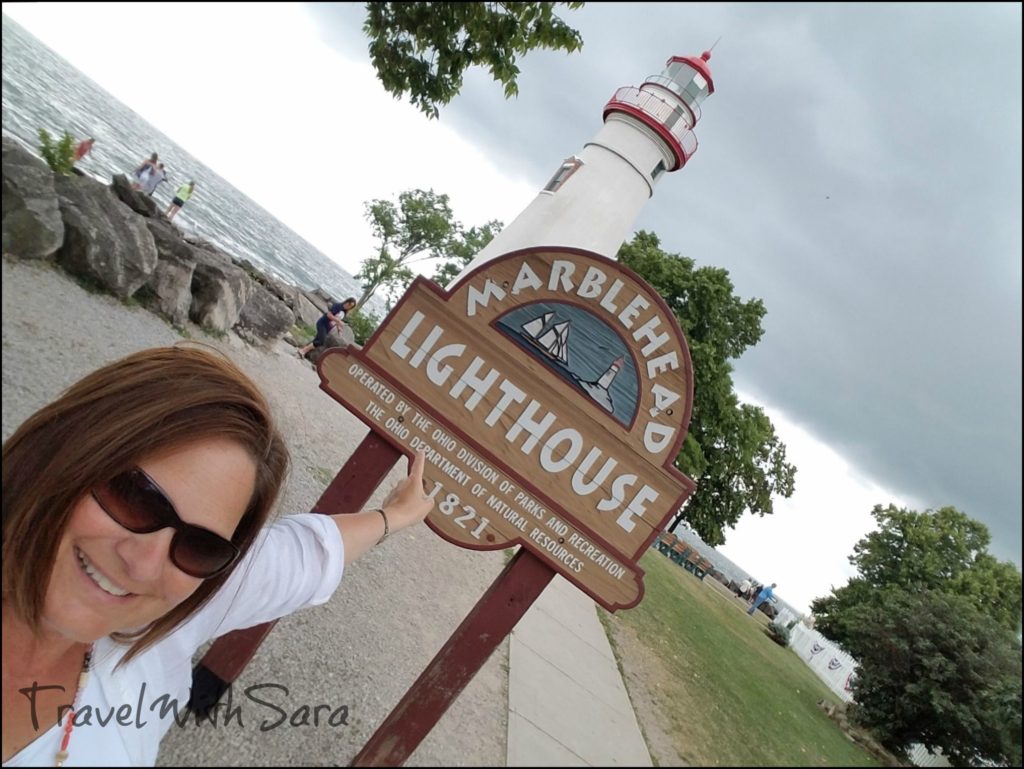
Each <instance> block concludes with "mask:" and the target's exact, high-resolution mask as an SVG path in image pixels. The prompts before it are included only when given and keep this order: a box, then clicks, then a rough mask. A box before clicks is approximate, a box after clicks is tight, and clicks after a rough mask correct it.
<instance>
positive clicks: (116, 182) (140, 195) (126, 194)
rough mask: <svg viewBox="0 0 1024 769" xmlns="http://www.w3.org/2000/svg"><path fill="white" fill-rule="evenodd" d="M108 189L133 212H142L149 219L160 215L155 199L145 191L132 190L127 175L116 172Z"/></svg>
mask: <svg viewBox="0 0 1024 769" xmlns="http://www.w3.org/2000/svg"><path fill="white" fill-rule="evenodd" d="M110 189H112V190H113V191H114V194H115V195H117V197H118V198H119V199H120V200H121V202H122V203H124V204H125V205H126V206H128V207H129V208H130V209H132V211H134V212H135V213H137V214H142V215H143V216H145V217H147V218H150V219H155V218H156V217H157V216H159V215H160V209H159V208H158V207H157V204H156V201H155V200H153V198H151V197H150V196H149V195H147V194H146V193H145V192H140V191H139V190H133V189H132V184H131V182H130V181H128V177H127V176H125V175H124V174H118V175H117V176H115V177H114V178H113V180H112V181H111V184H110Z"/></svg>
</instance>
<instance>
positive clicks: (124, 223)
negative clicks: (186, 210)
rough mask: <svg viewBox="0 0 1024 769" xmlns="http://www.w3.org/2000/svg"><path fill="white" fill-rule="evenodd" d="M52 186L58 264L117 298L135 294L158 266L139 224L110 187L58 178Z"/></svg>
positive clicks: (85, 179) (75, 178) (152, 246)
mask: <svg viewBox="0 0 1024 769" xmlns="http://www.w3.org/2000/svg"><path fill="white" fill-rule="evenodd" d="M54 185H55V186H56V189H57V197H58V199H59V200H60V211H61V216H62V217H63V218H64V246H63V247H62V248H61V249H60V251H58V252H57V260H58V261H59V262H60V263H61V264H62V265H63V266H64V267H65V269H67V270H68V271H69V272H73V273H75V274H78V275H81V276H83V277H86V278H88V279H90V280H93V281H96V282H98V283H99V284H100V285H102V286H103V287H105V288H106V289H108V290H109V291H111V292H112V293H114V294H116V295H117V296H120V297H122V298H127V297H129V296H131V295H132V294H134V293H135V292H136V291H138V290H139V288H140V287H142V285H143V284H145V283H146V281H147V280H149V276H150V275H151V274H152V273H153V270H154V269H155V268H156V263H157V253H156V245H155V244H154V242H153V236H152V235H151V234H150V232H149V229H148V228H147V227H146V225H145V223H144V220H142V219H140V218H139V217H138V216H136V215H135V213H134V212H133V211H132V210H131V209H130V208H128V206H126V205H125V204H124V203H122V202H121V201H120V200H118V199H117V196H115V195H114V193H113V192H111V190H110V188H109V187H107V186H105V185H103V184H100V183H99V182H97V181H94V180H92V179H90V178H88V177H81V176H59V175H58V176H55V177H54Z"/></svg>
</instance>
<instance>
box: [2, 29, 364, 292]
mask: <svg viewBox="0 0 1024 769" xmlns="http://www.w3.org/2000/svg"><path fill="white" fill-rule="evenodd" d="M2 69H3V132H4V135H6V136H11V137H14V138H16V139H18V140H19V141H20V142H21V143H22V144H23V145H25V146H26V147H27V148H28V149H30V150H31V151H32V152H34V153H36V154H37V155H38V146H39V137H38V129H40V128H45V129H46V130H47V131H48V132H49V133H50V135H51V136H54V137H58V138H59V137H60V136H61V135H62V134H63V132H64V131H65V130H67V131H68V132H69V133H70V134H71V135H72V136H74V137H76V138H77V139H84V138H86V137H89V136H94V137H96V145H95V147H93V150H92V152H91V153H90V154H89V155H88V156H86V158H85V159H84V160H82V161H80V163H79V164H78V165H79V167H80V168H81V170H82V171H84V172H86V173H87V174H89V175H90V176H93V177H95V178H97V179H99V180H100V181H102V182H104V183H109V182H110V179H111V177H112V176H114V175H115V174H122V173H123V174H130V173H131V171H132V169H134V168H136V167H137V166H138V165H139V163H140V162H142V159H143V158H145V157H149V155H150V154H151V153H153V152H157V153H159V155H160V159H161V160H162V161H163V162H164V163H165V165H166V167H167V170H168V172H169V173H168V177H169V178H168V181H167V182H165V183H163V184H161V185H159V187H158V188H157V190H156V192H155V193H154V195H153V198H154V199H155V200H156V202H157V204H158V205H159V206H160V207H162V208H163V207H166V206H167V205H168V204H169V203H170V201H171V197H173V195H174V191H175V190H176V189H177V188H178V187H179V186H180V185H182V184H184V183H186V182H188V181H190V180H195V182H196V193H195V196H194V197H193V198H192V199H191V200H189V201H188V204H187V205H186V206H185V207H184V208H183V209H182V210H181V211H180V212H179V213H178V215H177V216H176V217H175V219H174V223H175V224H176V225H178V226H180V227H181V229H183V230H185V231H186V232H188V233H190V234H192V235H197V236H200V237H202V238H204V239H206V240H209V241H212V242H213V243H216V244H217V245H219V246H220V247H221V248H223V249H224V250H225V251H227V252H228V253H229V254H232V255H234V256H237V257H241V258H244V259H248V260H249V261H250V262H252V263H253V264H255V265H257V266H258V267H260V268H261V269H263V270H264V271H265V272H267V273H269V274H272V275H275V276H276V277H278V278H280V279H282V280H284V281H285V282H287V283H291V284H292V285H295V286H298V287H300V288H305V289H309V288H316V287H318V286H319V287H322V288H323V289H324V290H325V291H326V292H327V293H328V294H330V295H332V296H334V297H336V298H342V297H345V296H353V295H354V296H359V295H360V294H361V291H360V288H359V283H358V281H356V280H355V279H354V278H353V277H352V276H351V275H350V274H349V273H347V272H346V271H345V270H343V269H342V268H341V267H340V266H339V265H337V264H336V263H335V262H333V261H331V260H330V259H329V258H328V257H327V256H325V255H324V254H323V253H321V252H320V251H318V250H317V249H316V248H314V247H313V246H312V245H310V244H309V243H308V242H306V241H305V240H303V239H302V238H301V237H300V236H299V235H297V234H296V233H294V232H292V231H291V230H290V229H288V228H287V227H286V226H285V225H283V224H282V223H281V222H279V221H278V220H277V219H275V218H274V217H273V216H272V215H271V214H270V213H268V212H267V211H266V210H264V209H263V208H261V207H260V206H259V205H257V204H256V203H255V202H254V201H252V200H250V199H249V198H248V197H246V195H245V194H244V193H242V192H240V191H239V190H237V189H235V188H234V187H232V186H231V185H230V184H229V183H228V182H226V181H225V180H224V179H222V178H221V177H219V176H218V175H217V174H216V173H214V172H213V171H212V170H210V169H209V168H207V167H206V166H204V165H203V164H202V163H200V162H199V161H198V160H196V159H195V158H194V157H192V156H191V155H189V153H188V152H186V151H185V150H184V149H182V148H181V147H180V146H178V145H177V144H175V143H174V142H173V141H172V140H171V139H169V138H168V137H167V136H165V135H164V134H162V133H161V132H160V131H159V130H157V129H156V128H154V127H153V126H152V125H150V124H149V123H147V122H146V121H145V120H143V119H142V118H141V117H139V115H137V114H136V113H135V112H133V111H132V110H131V109H130V108H128V107H127V106H125V105H124V104H122V103H121V102H119V101H118V100H117V99H115V98H114V97H113V96H111V95H110V94H109V93H107V92H106V91H104V90H103V89H102V88H100V87H99V86H98V85H97V84H96V83H94V82H93V81H92V80H90V79H89V78H88V77H86V76H85V75H84V74H83V73H81V72H79V71H78V70H77V69H75V68H74V67H72V66H71V65H70V64H69V63H68V62H66V61H65V60H64V59H62V58H60V56H58V55H57V54H56V53H54V52H53V51H51V50H50V49H49V48H47V47H46V46H45V45H43V44H42V43H41V42H40V41H39V40H37V39H36V38H34V37H33V36H32V35H31V34H30V33H29V32H28V31H27V30H25V29H24V28H23V27H20V26H18V24H17V23H15V22H14V21H12V20H11V19H9V18H8V17H7V16H4V17H3V65H2Z"/></svg>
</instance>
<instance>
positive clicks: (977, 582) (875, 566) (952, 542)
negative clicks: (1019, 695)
mask: <svg viewBox="0 0 1024 769" xmlns="http://www.w3.org/2000/svg"><path fill="white" fill-rule="evenodd" d="M871 515H872V516H873V517H874V519H875V521H876V522H877V524H878V529H877V530H876V531H872V532H871V533H869V534H868V535H867V536H866V537H864V538H863V539H861V540H860V541H859V542H858V543H857V544H856V545H855V546H854V549H853V555H852V556H850V563H851V564H853V565H854V566H856V567H857V570H858V572H859V573H858V575H857V577H855V578H854V579H852V580H850V581H849V583H847V584H846V585H844V586H843V587H840V588H838V589H836V590H833V591H832V593H831V594H830V595H828V596H824V597H822V598H817V599H815V600H814V601H813V602H812V603H811V611H812V612H813V613H814V614H815V615H816V617H817V624H816V627H817V629H818V630H819V631H821V633H823V634H824V635H826V636H828V637H829V638H831V639H833V640H834V641H836V642H837V643H838V644H840V645H841V646H843V647H844V648H846V649H847V651H849V652H850V653H851V654H853V655H854V656H855V657H858V656H860V654H861V652H863V651H864V650H863V649H861V648H860V647H858V646H857V645H856V638H857V636H856V635H855V632H854V631H856V629H857V624H858V622H860V614H859V613H858V611H859V609H860V608H861V607H863V606H866V605H867V606H870V605H873V604H877V603H879V602H881V601H883V600H887V598H886V595H887V593H889V592H892V591H909V592H917V591H921V590H932V591H939V592H943V593H947V594H950V595H957V596H961V597H963V598H964V599H966V600H967V601H969V602H970V603H971V604H972V605H973V606H974V607H975V608H976V609H978V611H980V612H982V613H983V614H985V615H987V616H988V617H990V618H991V619H992V620H993V621H994V622H996V623H998V624H999V625H1001V626H1002V627H1004V628H1006V629H1007V630H1009V631H1011V632H1017V631H1018V630H1019V628H1020V621H1021V574H1020V571H1018V570H1017V568H1016V567H1015V566H1014V565H1013V564H1011V563H1007V562H1001V561H998V560H996V559H995V558H994V557H993V556H992V555H991V554H989V553H988V552H987V548H988V545H989V542H990V541H991V537H990V535H989V531H988V528H987V527H986V526H985V525H984V524H983V523H980V522H978V521H975V520H973V519H971V518H969V517H968V516H966V515H965V514H964V513H961V512H960V511H959V510H957V509H956V508H953V507H943V508H940V509H939V510H935V511H931V510H928V511H925V512H923V513H920V512H917V511H916V510H908V509H906V508H897V507H896V506H894V505H888V506H886V507H883V506H882V505H875V507H874V509H873V510H872V511H871Z"/></svg>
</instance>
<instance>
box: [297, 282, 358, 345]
mask: <svg viewBox="0 0 1024 769" xmlns="http://www.w3.org/2000/svg"><path fill="white" fill-rule="evenodd" d="M355 306H356V300H355V297H353V296H350V297H349V298H348V299H346V300H345V301H344V302H335V303H334V304H332V305H331V306H330V307H328V308H327V312H325V313H324V314H323V315H321V316H320V318H319V320H317V322H316V336H315V337H313V341H312V342H310V343H309V344H307V345H306V346H305V347H302V348H300V349H299V357H300V358H305V357H306V354H307V353H308V352H309V351H310V350H312V349H313V348H314V347H323V346H324V342H325V341H326V340H327V335H328V334H329V333H330V332H331V327H332V326H337V327H338V328H341V327H342V326H344V325H345V317H346V316H347V315H348V314H349V313H350V312H352V309H353V308H354V307H355Z"/></svg>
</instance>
